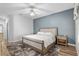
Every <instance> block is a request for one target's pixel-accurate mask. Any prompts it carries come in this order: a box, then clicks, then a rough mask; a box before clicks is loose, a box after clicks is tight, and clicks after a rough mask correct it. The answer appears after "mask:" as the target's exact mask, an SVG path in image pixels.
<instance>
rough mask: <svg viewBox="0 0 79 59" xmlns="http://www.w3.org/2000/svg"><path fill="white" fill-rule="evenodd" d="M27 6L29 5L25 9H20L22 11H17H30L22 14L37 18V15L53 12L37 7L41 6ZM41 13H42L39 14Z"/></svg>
mask: <svg viewBox="0 0 79 59" xmlns="http://www.w3.org/2000/svg"><path fill="white" fill-rule="evenodd" d="M25 4H26V5H28V7H25V8H23V9H20V10H17V11H21V10H27V9H29V12H27V13H26V12H25V13H21V14H29V15H30V16H35V15H40V12H45V13H47V12H51V11H50V10H47V9H44V8H40V7H37V5H40V4H37V3H36V4H33V3H32V4H30V3H25ZM38 11H40V12H38Z"/></svg>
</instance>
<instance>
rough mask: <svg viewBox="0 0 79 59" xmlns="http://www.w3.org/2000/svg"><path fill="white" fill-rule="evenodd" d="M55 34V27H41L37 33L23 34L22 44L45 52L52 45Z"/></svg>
mask: <svg viewBox="0 0 79 59" xmlns="http://www.w3.org/2000/svg"><path fill="white" fill-rule="evenodd" d="M56 36H57V28H55V27H54V28H41V29H40V30H39V32H38V33H37V34H30V35H24V36H23V37H22V44H23V46H25V45H29V46H30V47H31V48H32V49H34V50H35V51H37V52H39V53H41V54H42V55H44V54H46V53H47V52H48V51H49V49H50V48H51V47H54V45H55V42H56Z"/></svg>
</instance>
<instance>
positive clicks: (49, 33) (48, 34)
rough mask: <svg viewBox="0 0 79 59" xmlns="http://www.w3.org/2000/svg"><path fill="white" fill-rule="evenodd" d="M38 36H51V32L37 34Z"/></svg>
mask: <svg viewBox="0 0 79 59" xmlns="http://www.w3.org/2000/svg"><path fill="white" fill-rule="evenodd" d="M37 34H38V35H47V36H53V34H52V33H51V32H38V33H37Z"/></svg>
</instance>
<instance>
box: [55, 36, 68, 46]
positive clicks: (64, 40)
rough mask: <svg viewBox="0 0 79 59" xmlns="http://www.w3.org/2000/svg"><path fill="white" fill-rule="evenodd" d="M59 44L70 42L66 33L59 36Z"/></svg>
mask: <svg viewBox="0 0 79 59" xmlns="http://www.w3.org/2000/svg"><path fill="white" fill-rule="evenodd" d="M57 44H61V45H67V44H68V39H67V36H64V35H59V36H57Z"/></svg>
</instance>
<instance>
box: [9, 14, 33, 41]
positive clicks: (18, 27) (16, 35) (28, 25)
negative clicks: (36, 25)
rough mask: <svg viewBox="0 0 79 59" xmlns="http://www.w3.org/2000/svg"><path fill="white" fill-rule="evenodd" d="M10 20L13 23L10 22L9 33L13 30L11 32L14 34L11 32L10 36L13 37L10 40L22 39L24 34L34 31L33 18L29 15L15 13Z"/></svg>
mask: <svg viewBox="0 0 79 59" xmlns="http://www.w3.org/2000/svg"><path fill="white" fill-rule="evenodd" d="M10 20H11V19H10ZM10 22H12V23H10V24H9V27H11V29H10V30H9V33H10V32H11V31H12V32H11V33H10V34H11V35H12V36H13V37H12V36H11V35H10V34H9V35H10V36H9V37H12V39H11V38H10V41H20V40H21V39H22V36H23V35H25V34H31V33H33V20H32V19H31V18H30V17H28V16H22V15H14V16H13V19H12V21H10ZM12 24H13V25H12Z"/></svg>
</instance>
